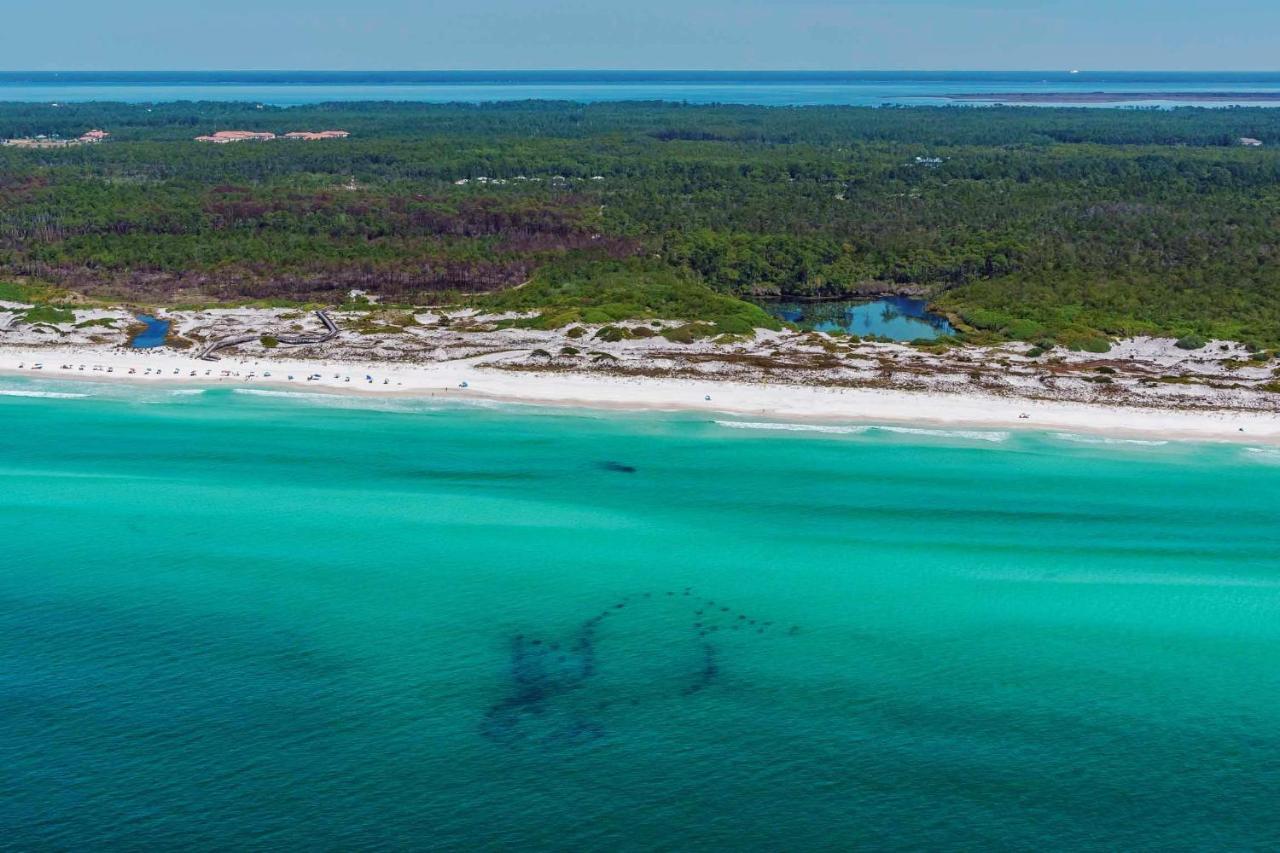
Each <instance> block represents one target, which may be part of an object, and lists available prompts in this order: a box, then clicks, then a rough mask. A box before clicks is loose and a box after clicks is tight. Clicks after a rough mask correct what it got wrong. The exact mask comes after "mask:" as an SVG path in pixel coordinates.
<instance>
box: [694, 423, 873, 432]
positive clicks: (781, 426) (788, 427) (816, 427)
mask: <svg viewBox="0 0 1280 853" xmlns="http://www.w3.org/2000/svg"><path fill="white" fill-rule="evenodd" d="M716 424H717V425H719V426H723V427H729V428H730V429H766V430H782V431H784V432H825V433H831V434H835V435H858V434H859V433H864V432H866V431H867V430H869V429H871V427H867V426H824V425H823V424H788V423H766V422H763V421H716Z"/></svg>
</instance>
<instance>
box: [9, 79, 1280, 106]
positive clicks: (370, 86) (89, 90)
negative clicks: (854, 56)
mask: <svg viewBox="0 0 1280 853" xmlns="http://www.w3.org/2000/svg"><path fill="white" fill-rule="evenodd" d="M1224 91H1226V92H1234V93H1270V94H1274V93H1277V92H1280V73H1275V72H1256V73H1221V72H1199V73H1157V72H1114V71H1111V72H1097V71H1082V72H1080V73H1078V74H1071V73H1068V72H1066V71H1018V72H947V71H928V72H923V71H830V72H808V71H805V72H800V71H797V72H738V71H703V72H689V71H472V72H463V71H457V72H448V71H417V72H414V71H409V72H331V71H312V72H300V71H279V72H3V73H0V101H43V102H50V103H52V102H71V101H127V102H134V103H139V102H141V103H147V102H164V101H177V100H191V101H250V102H257V103H264V104H273V105H280V106H293V105H298V104H311V103H320V102H325V101H432V102H448V101H464V102H473V103H474V102H487V101H508V100H525V99H558V100H570V101H620V100H665V101H686V102H689V103H739V104H763V105H773V106H785V105H809V104H815V105H816V104H847V105H862V106H879V105H881V104H946V103H951V101H949V100H948V99H947V98H946V97H944V96H946V95H949V94H963V93H984V94H985V93H1001V92H1003V93H1011V92H1040V93H1061V92H1069V93H1086V92H1155V93H1160V92H1168V93H1171V95H1170V97H1169V98H1168V99H1164V100H1158V101H1154V102H1147V103H1146V104H1145V105H1146V106H1164V107H1169V106H1177V105H1179V104H1183V103H1187V101H1186V100H1185V99H1183V100H1180V99H1179V98H1178V97H1176V96H1174V94H1173V93H1187V92H1224ZM1231 103H1233V104H1250V103H1252V102H1251V101H1250V100H1249V98H1248V96H1247V94H1242V96H1241V97H1240V98H1238V99H1236V100H1234V101H1232V102H1231ZM1227 105H1228V104H1226V103H1216V104H1212V106H1227ZM1269 105H1272V106H1274V105H1276V102H1271V103H1270V104H1269ZM1090 106H1100V107H1115V106H1122V105H1121V104H1092V105H1090Z"/></svg>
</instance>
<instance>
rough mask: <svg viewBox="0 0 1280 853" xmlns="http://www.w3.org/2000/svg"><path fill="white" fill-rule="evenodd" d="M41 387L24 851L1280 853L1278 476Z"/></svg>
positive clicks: (6, 745)
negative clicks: (1044, 851)
mask: <svg viewBox="0 0 1280 853" xmlns="http://www.w3.org/2000/svg"><path fill="white" fill-rule="evenodd" d="M0 390H6V391H11V392H16V393H21V394H48V393H61V394H83V395H86V396H79V397H57V398H53V397H41V396H11V395H2V396H0V422H3V424H4V425H5V429H3V430H0V479H2V481H3V485H4V488H3V490H2V491H0V501H2V506H0V541H2V542H4V543H5V544H4V555H5V557H4V560H3V569H2V570H0V719H3V720H4V721H5V724H4V725H3V726H0V754H3V755H4V756H5V770H4V773H3V774H0V826H4V827H5V828H6V839H5V843H6V844H12V845H13V846H15V847H16V848H18V849H36V848H51V847H76V848H82V849H83V848H90V847H94V848H101V847H115V848H124V847H128V848H138V847H146V846H153V847H159V846H163V847H170V848H172V847H179V846H181V847H203V848H207V847H213V846H218V847H224V848H230V847H237V848H239V847H246V848H265V847H273V848H274V847H282V846H283V847H301V846H304V844H305V845H306V846H308V847H313V848H320V849H356V848H366V847H442V848H454V849H492V848H496V847H501V846H517V845H519V846H521V847H524V848H532V849H601V850H603V849H611V850H612V849H654V848H665V849H672V848H684V847H697V848H700V849H744V848H767V849H787V850H805V849H849V848H853V847H889V848H900V849H920V848H922V847H930V848H938V847H946V848H950V849H958V848H978V847H982V848H1012V847H1020V848H1030V847H1035V848H1038V849H1041V848H1048V849H1057V848H1074V849H1082V848H1095V849H1117V848H1135V847H1147V848H1154V847H1161V848H1164V849H1193V848H1194V849H1206V848H1215V849H1221V848H1234V849H1261V848H1267V847H1270V846H1272V845H1273V844H1274V842H1275V840H1276V838H1277V837H1280V817H1278V816H1277V812H1276V809H1275V801H1276V795H1277V793H1280V771H1277V763H1276V754H1277V746H1280V744H1277V739H1280V735H1278V734H1277V733H1278V732H1280V702H1278V701H1277V700H1280V665H1278V664H1277V659H1276V649H1277V648H1278V647H1280V646H1278V645H1277V644H1278V642H1280V589H1278V587H1280V570H1278V566H1277V554H1280V524H1278V523H1277V522H1278V521H1280V519H1278V518H1277V515H1278V512H1280V511H1278V510H1277V509H1276V507H1277V506H1278V505H1280V464H1277V461H1276V458H1275V457H1274V454H1271V455H1268V454H1267V453H1265V452H1250V449H1249V448H1246V447H1237V446H1227V445H1221V446H1205V445H1194V444H1181V443H1176V442H1175V443H1169V444H1166V445H1159V446H1157V445H1135V444H1101V443H1082V442H1081V441H1079V440H1074V439H1073V438H1072V437H1071V434H1036V433H1017V432H1006V431H985V430H941V429H923V428H922V429H916V430H914V431H905V430H904V429H903V428H900V427H894V428H892V429H889V428H884V427H883V426H881V427H878V428H874V429H872V428H867V427H868V426H875V425H854V424H850V425H847V427H846V428H845V431H843V432H835V431H826V432H816V431H813V430H811V429H807V427H808V425H800V424H779V423H776V422H771V421H768V420H766V419H763V418H756V419H753V420H750V421H748V420H746V419H730V418H720V419H719V422H717V421H716V420H713V419H708V418H705V417H695V416H678V417H677V416H665V415H664V416H657V415H646V416H629V415H628V416H623V415H600V414H593V413H588V412H579V411H560V412H547V411H538V410H530V409H518V410H517V409H508V408H502V407H497V408H494V407H490V408H480V407H470V406H458V407H440V406H430V405H427V404H424V403H414V402H412V401H404V400H398V401H385V402H377V401H358V400H351V399H349V398H341V399H337V400H333V401H332V402H330V401H327V400H325V399H323V395H315V396H314V397H305V398H284V397H264V396H255V395H245V394H234V393H230V392H228V391H226V390H217V389H214V390H208V391H206V392H205V393H201V394H191V393H177V392H173V391H169V390H163V389H143V390H139V389H126V388H120V387H113V386H105V385H95V384H94V383H89V382H67V383H58V382H52V381H44V382H41V381H31V380H16V379H5V380H0ZM362 403H363V405H362ZM730 424H737V426H731V425H730ZM1076 438H1079V437H1076ZM1257 450H1260V451H1265V450H1266V448H1258V449H1257ZM619 605H622V606H621V607H619ZM722 608H728V609H727V610H726V609H722ZM699 611H701V612H700V613H699ZM604 614H608V615H604ZM739 617H742V618H739ZM713 628H714V630H712V629H713Z"/></svg>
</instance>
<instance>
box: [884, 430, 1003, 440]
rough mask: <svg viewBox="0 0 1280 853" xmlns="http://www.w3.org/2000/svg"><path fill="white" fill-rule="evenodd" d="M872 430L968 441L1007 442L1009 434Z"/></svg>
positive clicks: (1000, 432)
mask: <svg viewBox="0 0 1280 853" xmlns="http://www.w3.org/2000/svg"><path fill="white" fill-rule="evenodd" d="M872 429H878V430H882V431H884V432H896V433H900V434H902V435H931V436H935V437H937V438H963V439H967V440H969V441H991V442H1000V441H1008V440H1009V433H1007V432H1004V431H1003V430H978V429H926V428H924V427H896V426H877V427H872Z"/></svg>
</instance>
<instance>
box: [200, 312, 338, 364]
mask: <svg viewBox="0 0 1280 853" xmlns="http://www.w3.org/2000/svg"><path fill="white" fill-rule="evenodd" d="M316 316H317V317H319V318H320V322H321V323H323V324H324V333H323V334H320V335H291V336H289V337H279V336H277V337H276V340H277V341H279V342H280V343H282V344H285V345H286V346H300V345H305V344H322V343H325V342H326V341H331V340H333V339H334V338H336V337H337V336H338V331H339V330H338V324H337V323H335V322H333V318H332V317H330V316H329V312H327V311H317V312H316ZM261 337H262V335H260V334H254V335H235V336H232V337H227V338H219V339H218V340H216V341H211V342H210V343H209V344H208V345H206V346H205V348H204V349H202V350H201V351H200V354H199V355H197V356H196V358H198V359H200V360H201V361H217V360H218V356H216V355H214V353H215V352H217V351H218V350H221V349H228V348H229V347H234V346H239V345H240V344H247V343H250V342H252V341H256V340H258V339H259V338H261Z"/></svg>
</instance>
